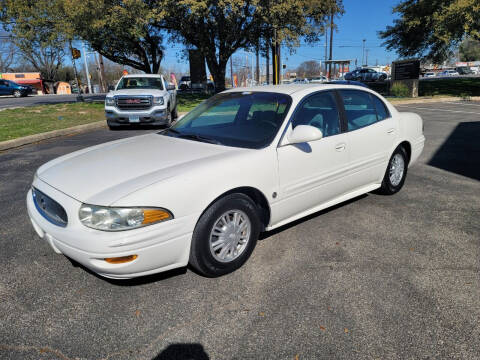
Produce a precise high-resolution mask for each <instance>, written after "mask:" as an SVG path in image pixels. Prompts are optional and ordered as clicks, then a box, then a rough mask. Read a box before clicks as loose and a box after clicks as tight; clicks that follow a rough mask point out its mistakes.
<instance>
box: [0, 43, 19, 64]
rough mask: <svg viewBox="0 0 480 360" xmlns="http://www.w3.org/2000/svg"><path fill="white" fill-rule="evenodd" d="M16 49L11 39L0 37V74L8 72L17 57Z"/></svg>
mask: <svg viewBox="0 0 480 360" xmlns="http://www.w3.org/2000/svg"><path fill="white" fill-rule="evenodd" d="M17 52H18V50H17V48H16V47H15V45H14V44H13V42H12V41H11V39H10V38H9V37H8V36H7V35H5V36H1V35H0V73H2V72H9V71H11V69H12V65H14V63H15V60H16V57H17Z"/></svg>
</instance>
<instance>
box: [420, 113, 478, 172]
mask: <svg viewBox="0 0 480 360" xmlns="http://www.w3.org/2000/svg"><path fill="white" fill-rule="evenodd" d="M428 165H430V166H433V167H436V168H439V169H443V170H446V171H449V172H453V173H455V174H458V175H462V176H466V177H469V178H471V179H475V180H479V181H480V122H478V121H477V122H463V123H459V124H458V125H457V127H456V128H455V129H454V130H453V131H452V133H451V134H450V136H449V137H448V138H447V140H445V142H444V143H443V144H442V146H440V148H439V149H438V150H437V152H436V153H435V154H434V155H433V156H432V158H431V159H430V161H429V162H428Z"/></svg>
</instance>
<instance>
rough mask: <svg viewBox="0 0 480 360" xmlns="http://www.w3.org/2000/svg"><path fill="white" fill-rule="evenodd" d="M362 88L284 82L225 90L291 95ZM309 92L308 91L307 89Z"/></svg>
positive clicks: (362, 88)
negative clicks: (281, 83) (302, 92)
mask: <svg viewBox="0 0 480 360" xmlns="http://www.w3.org/2000/svg"><path fill="white" fill-rule="evenodd" d="M346 88H352V89H361V90H365V89H366V88H364V87H361V86H357V85H343V84H283V85H266V86H251V87H237V88H232V89H228V90H226V91H224V92H226V93H228V92H274V93H280V94H287V95H291V94H293V93H296V92H299V91H305V90H310V91H311V92H313V91H316V90H328V89H346ZM307 92H308V91H307Z"/></svg>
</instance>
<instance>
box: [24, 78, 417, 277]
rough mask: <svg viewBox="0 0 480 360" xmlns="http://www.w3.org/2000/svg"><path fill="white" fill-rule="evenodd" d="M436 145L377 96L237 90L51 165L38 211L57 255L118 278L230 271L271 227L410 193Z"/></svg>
mask: <svg viewBox="0 0 480 360" xmlns="http://www.w3.org/2000/svg"><path fill="white" fill-rule="evenodd" d="M424 142H425V137H424V136H423V124H422V119H421V118H420V116H418V115H416V114H413V113H400V112H398V111H397V110H396V109H395V108H394V107H393V106H392V105H391V104H389V103H388V102H387V101H386V100H385V99H384V98H382V97H381V96H379V95H378V94H377V93H375V92H373V91H371V90H369V89H366V88H364V87H358V86H349V85H347V86H345V85H319V84H316V85H282V86H264V87H254V88H236V89H232V90H229V91H225V92H223V93H220V94H217V95H215V96H213V97H212V98H210V99H209V100H207V101H205V102H204V103H202V104H201V105H199V106H198V107H197V108H196V109H194V110H193V111H191V112H190V113H189V114H187V115H186V116H185V117H183V118H182V119H181V120H179V121H178V122H177V123H176V124H175V125H174V126H173V127H171V128H170V129H166V130H163V131H161V132H159V133H150V134H147V135H142V136H136V137H131V138H127V139H123V140H118V141H113V142H109V143H106V144H102V145H98V146H94V147H90V148H87V149H84V150H80V151H77V152H74V153H71V154H68V155H65V156H62V157H60V158H57V159H55V160H53V161H50V162H48V163H46V164H45V165H43V166H41V167H40V168H39V169H38V171H37V173H36V174H35V177H34V180H33V184H32V188H31V190H30V191H29V192H28V195H27V206H28V213H29V216H30V218H31V221H32V224H33V227H34V228H35V230H36V232H37V233H38V235H39V236H40V237H42V238H43V239H45V241H47V242H48V244H50V246H51V247H52V248H53V250H54V251H55V252H57V253H59V254H64V255H66V256H67V257H69V258H72V259H74V260H76V261H77V262H79V263H81V264H83V265H84V266H86V267H87V268H89V269H91V270H92V271H94V272H96V273H98V274H100V275H102V276H105V277H108V278H117V279H126V278H132V277H137V276H142V275H147V274H152V273H157V272H161V271H166V270H169V269H172V268H178V267H184V266H187V265H188V264H190V265H191V267H192V268H194V269H195V270H196V271H197V272H199V273H201V274H203V275H205V276H212V277H213V276H220V275H223V274H226V273H229V272H231V271H233V270H235V269H237V268H239V267H240V266H241V265H242V264H243V263H245V261H247V259H248V258H249V256H250V254H251V253H252V251H253V249H254V248H255V244H256V242H257V239H258V236H259V234H260V233H261V232H262V231H269V230H272V229H275V228H278V227H279V226H282V225H284V224H287V223H289V222H292V221H294V220H296V219H299V218H302V217H304V216H307V215H309V214H312V213H315V212H317V211H319V210H321V209H324V208H327V207H330V206H332V205H335V204H338V203H341V202H343V201H346V200H348V199H351V198H354V197H356V196H358V195H360V194H363V193H367V192H371V191H374V190H377V191H378V192H380V193H383V194H394V193H396V192H397V191H399V190H400V189H401V188H402V186H403V183H404V181H405V177H406V175H407V169H408V166H410V165H412V164H413V163H414V162H415V161H416V160H417V158H418V156H419V155H420V153H421V152H422V149H423V146H424Z"/></svg>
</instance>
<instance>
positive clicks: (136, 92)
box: [107, 89, 166, 97]
mask: <svg viewBox="0 0 480 360" xmlns="http://www.w3.org/2000/svg"><path fill="white" fill-rule="evenodd" d="M165 93H166V90H159V89H122V90H116V91H110V92H109V93H108V94H107V97H113V96H118V95H126V96H135V95H152V96H163V95H165Z"/></svg>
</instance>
